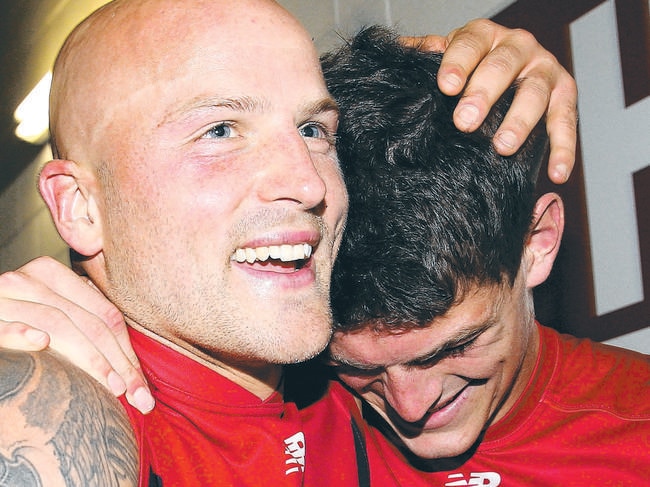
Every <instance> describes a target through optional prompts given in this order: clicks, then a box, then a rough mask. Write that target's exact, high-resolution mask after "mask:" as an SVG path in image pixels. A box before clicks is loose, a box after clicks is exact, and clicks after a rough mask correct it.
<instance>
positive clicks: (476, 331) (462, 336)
mask: <svg viewBox="0 0 650 487" xmlns="http://www.w3.org/2000/svg"><path fill="white" fill-rule="evenodd" d="M495 324H496V322H495V321H494V320H493V319H491V318H490V319H489V320H487V321H485V322H483V323H482V324H481V325H480V326H479V327H476V326H475V325H473V326H472V327H468V328H465V329H461V330H459V331H458V332H457V333H456V334H455V335H454V336H453V337H450V338H448V339H447V340H446V341H445V342H444V343H442V344H440V345H439V346H437V347H436V348H434V349H432V350H430V351H429V352H427V353H426V354H424V355H421V356H420V357H417V358H415V359H413V360H410V361H409V362H407V363H406V364H404V365H406V366H407V367H421V366H423V365H429V364H431V363H432V362H436V361H437V360H440V359H442V358H444V357H445V356H447V354H449V353H453V351H454V350H456V349H458V348H460V347H463V346H464V345H471V344H472V343H473V342H474V341H475V340H476V339H477V338H478V337H479V336H481V335H482V334H483V333H485V331H486V330H488V329H489V328H491V327H492V326H494V325H495Z"/></svg>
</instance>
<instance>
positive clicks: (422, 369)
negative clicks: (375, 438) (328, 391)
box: [330, 279, 538, 459]
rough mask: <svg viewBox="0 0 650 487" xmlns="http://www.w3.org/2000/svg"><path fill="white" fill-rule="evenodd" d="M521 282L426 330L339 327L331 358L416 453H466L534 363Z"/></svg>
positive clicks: (486, 293) (472, 300)
mask: <svg viewBox="0 0 650 487" xmlns="http://www.w3.org/2000/svg"><path fill="white" fill-rule="evenodd" d="M520 280H521V279H518V280H517V282H516V283H515V286H514V287H513V288H509V287H498V286H494V287H486V288H479V289H476V290H474V291H472V292H470V293H468V294H467V297H466V298H465V299H464V300H463V301H462V302H461V303H460V304H458V305H456V306H454V307H453V308H451V309H450V310H449V312H448V313H447V314H446V315H444V316H442V317H439V318H437V319H435V320H434V321H433V322H432V323H431V324H430V325H429V326H427V327H425V328H418V329H411V330H409V331H406V332H403V333H400V334H390V333H387V332H377V331H374V330H373V329H371V328H364V329H362V330H361V331H357V332H352V333H343V332H337V333H336V334H335V336H334V339H333V341H332V344H331V345H330V350H331V357H332V363H333V364H334V366H335V368H336V370H337V373H338V374H339V377H340V378H341V380H342V381H343V382H345V383H346V384H347V385H348V386H349V387H351V388H352V389H354V390H355V391H356V392H357V393H358V394H359V395H360V396H361V397H363V398H364V399H365V400H366V401H368V403H369V404H370V405H371V406H372V407H373V408H374V409H375V410H376V411H377V412H378V413H379V414H380V415H381V416H382V417H383V418H384V419H385V420H386V422H387V423H388V424H389V425H390V427H391V428H392V429H393V430H394V431H395V433H397V436H398V437H399V438H400V440H401V441H402V442H403V443H404V445H405V446H406V447H407V448H408V449H409V450H411V451H412V452H413V453H414V454H415V455H417V456H419V457H422V458H429V459H433V458H447V457H454V456H457V455H460V454H462V453H463V452H465V451H467V450H468V449H469V448H470V447H471V446H472V445H473V444H474V443H475V441H476V440H477V439H478V437H479V435H480V434H481V432H482V431H483V430H484V429H485V428H486V427H487V426H489V425H490V424H492V423H494V422H495V421H497V420H499V419H501V418H502V417H504V416H505V414H506V413H507V411H508V410H509V409H510V407H511V406H512V405H513V403H514V402H515V401H516V399H517V397H518V396H519V394H520V392H521V390H522V389H523V387H525V385H526V382H527V380H528V377H529V376H530V371H531V370H532V368H533V367H534V361H535V357H536V351H537V346H538V344H537V334H536V332H535V324H534V320H533V315H532V304H531V303H530V298H529V296H528V294H527V293H526V290H525V289H524V286H523V284H522V283H521V282H519V281H520Z"/></svg>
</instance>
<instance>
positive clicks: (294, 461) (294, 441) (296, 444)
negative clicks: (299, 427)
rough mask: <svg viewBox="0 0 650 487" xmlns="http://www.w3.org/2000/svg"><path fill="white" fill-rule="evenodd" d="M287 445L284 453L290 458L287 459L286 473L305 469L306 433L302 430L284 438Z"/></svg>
mask: <svg viewBox="0 0 650 487" xmlns="http://www.w3.org/2000/svg"><path fill="white" fill-rule="evenodd" d="M284 444H285V445H287V446H286V448H285V449H284V454H285V455H287V456H288V457H289V458H287V459H286V461H285V463H286V465H287V470H286V472H285V473H286V474H287V475H289V474H292V473H296V472H304V471H305V435H304V434H302V432H301V431H299V432H298V433H296V434H295V435H293V436H290V437H289V438H287V439H286V440H284Z"/></svg>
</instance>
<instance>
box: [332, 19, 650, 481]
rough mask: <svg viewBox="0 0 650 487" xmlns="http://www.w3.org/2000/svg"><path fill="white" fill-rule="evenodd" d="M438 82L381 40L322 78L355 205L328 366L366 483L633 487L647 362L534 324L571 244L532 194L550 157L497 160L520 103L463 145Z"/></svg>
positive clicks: (559, 212) (422, 62)
mask: <svg viewBox="0 0 650 487" xmlns="http://www.w3.org/2000/svg"><path fill="white" fill-rule="evenodd" d="M439 65H440V56H439V55H436V54H427V53H421V52H418V51H416V50H412V49H405V48H404V47H403V46H401V45H400V44H399V43H398V42H397V41H396V40H395V36H394V35H393V34H391V33H390V32H386V31H383V30H381V29H370V30H367V31H365V32H362V33H360V34H359V35H358V36H357V37H356V38H354V39H353V40H352V42H351V43H350V44H349V45H348V46H345V47H343V48H342V49H341V50H340V51H338V52H337V53H334V54H333V55H331V56H329V57H328V58H326V59H325V60H324V62H323V66H324V73H325V76H326V79H327V82H328V88H329V91H330V93H332V95H334V97H335V98H336V99H337V100H338V102H339V105H340V107H341V119H340V123H339V131H338V137H339V140H338V154H339V160H340V162H341V167H342V170H343V174H344V178H345V181H346V184H347V186H348V188H349V201H350V207H349V214H348V225H347V230H346V235H345V238H344V239H343V243H342V246H341V249H340V251H339V255H338V257H337V261H336V265H335V270H334V273H333V283H332V289H333V294H332V305H333V309H334V313H335V323H337V325H336V327H335V333H334V337H333V340H332V342H331V344H330V349H329V350H330V358H331V362H332V364H333V365H334V366H335V370H336V372H337V374H338V376H339V378H340V379H341V380H342V381H343V382H344V383H345V384H347V385H348V386H349V387H350V388H351V389H352V390H354V391H355V392H356V393H357V394H358V395H359V396H360V397H362V398H363V399H365V401H366V402H365V403H364V417H365V419H366V421H367V422H368V423H369V424H370V428H369V430H368V444H369V445H370V446H369V454H370V463H371V466H372V468H371V472H372V473H373V474H374V475H377V477H376V478H377V480H378V485H382V484H381V480H379V479H383V478H385V477H386V476H391V475H392V476H394V477H393V478H394V479H395V481H396V483H397V484H398V485H409V486H413V485H420V484H423V485H446V486H460V485H489V486H497V485H507V486H511V485H519V486H531V485H540V486H549V485H563V486H585V485H629V486H632V485H642V484H644V483H645V482H647V480H648V478H650V460H649V458H648V454H647V451H648V446H649V445H650V402H649V401H648V397H649V396H650V357H648V356H646V355H642V354H637V353H634V352H630V351H627V350H622V349H617V348H614V347H609V346H605V345H602V344H596V343H592V342H590V341H588V340H578V339H575V338H573V337H569V336H563V335H559V334H558V333H557V332H555V331H553V330H551V329H549V328H545V327H543V326H541V325H540V324H539V323H537V322H536V321H535V316H534V309H533V296H532V289H533V288H534V287H535V286H537V285H538V284H540V283H542V282H543V281H544V280H545V279H546V278H547V276H548V274H549V272H550V271H551V268H552V265H553V261H554V259H555V256H556V255H557V252H558V249H559V247H560V240H561V236H562V231H563V227H564V216H563V204H562V200H561V199H560V197H559V196H558V195H557V194H554V193H547V194H543V195H541V196H537V195H536V194H535V181H536V178H537V172H538V169H539V166H540V162H541V159H542V155H543V154H544V148H545V140H544V138H543V137H542V136H541V134H539V133H537V134H534V135H532V136H531V137H530V138H529V140H528V141H527V143H526V144H525V145H524V147H523V148H522V149H521V150H520V151H518V152H517V153H516V154H515V155H513V156H511V157H503V156H500V155H499V154H497V152H496V151H495V150H494V148H493V146H492V144H491V143H490V140H491V138H492V136H493V133H494V130H495V129H496V127H497V126H498V124H499V122H500V120H501V119H502V117H503V116H504V114H505V112H506V110H507V108H508V106H509V103H510V100H511V99H512V95H513V90H514V89H513V90H511V91H510V92H509V93H507V94H506V96H504V97H503V98H502V99H501V100H500V101H499V102H498V103H497V104H496V105H495V106H494V107H493V109H492V112H491V114H490V116H489V117H488V119H487V120H486V122H485V123H484V124H483V126H482V127H481V128H480V129H479V130H478V131H477V132H476V133H474V134H467V133H463V132H461V131H459V130H458V129H457V128H456V127H455V126H454V124H453V120H452V114H453V111H454V109H455V106H456V104H457V102H458V99H457V98H454V97H448V96H445V95H443V94H442V93H441V92H440V91H439V90H438V89H437V88H436V82H435V80H436V73H437V72H438V67H439ZM386 438H390V440H391V441H392V443H391V442H389V441H387V440H386ZM407 463H410V465H411V466H412V467H415V468H409V467H402V466H403V465H407ZM381 464H384V465H386V467H387V468H386V470H381V469H379V467H378V465H381Z"/></svg>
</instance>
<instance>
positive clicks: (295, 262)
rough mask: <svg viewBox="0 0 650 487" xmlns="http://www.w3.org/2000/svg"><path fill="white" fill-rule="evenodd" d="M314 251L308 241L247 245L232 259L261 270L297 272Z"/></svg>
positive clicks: (238, 250)
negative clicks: (261, 245)
mask: <svg viewBox="0 0 650 487" xmlns="http://www.w3.org/2000/svg"><path fill="white" fill-rule="evenodd" d="M312 251H313V248H312V246H311V245H309V244H307V243H300V244H294V245H291V244H283V245H270V246H263V247H255V248H251V247H246V248H239V249H237V250H236V251H235V253H234V254H233V256H232V260H234V261H236V262H238V263H240V264H243V263H244V262H246V263H248V264H251V265H254V266H255V267H256V268H258V269H259V270H269V271H276V272H277V271H279V270H282V271H284V272H296V271H299V270H300V269H302V268H303V267H304V266H305V265H306V264H307V262H308V261H309V258H310V257H311V254H312Z"/></svg>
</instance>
